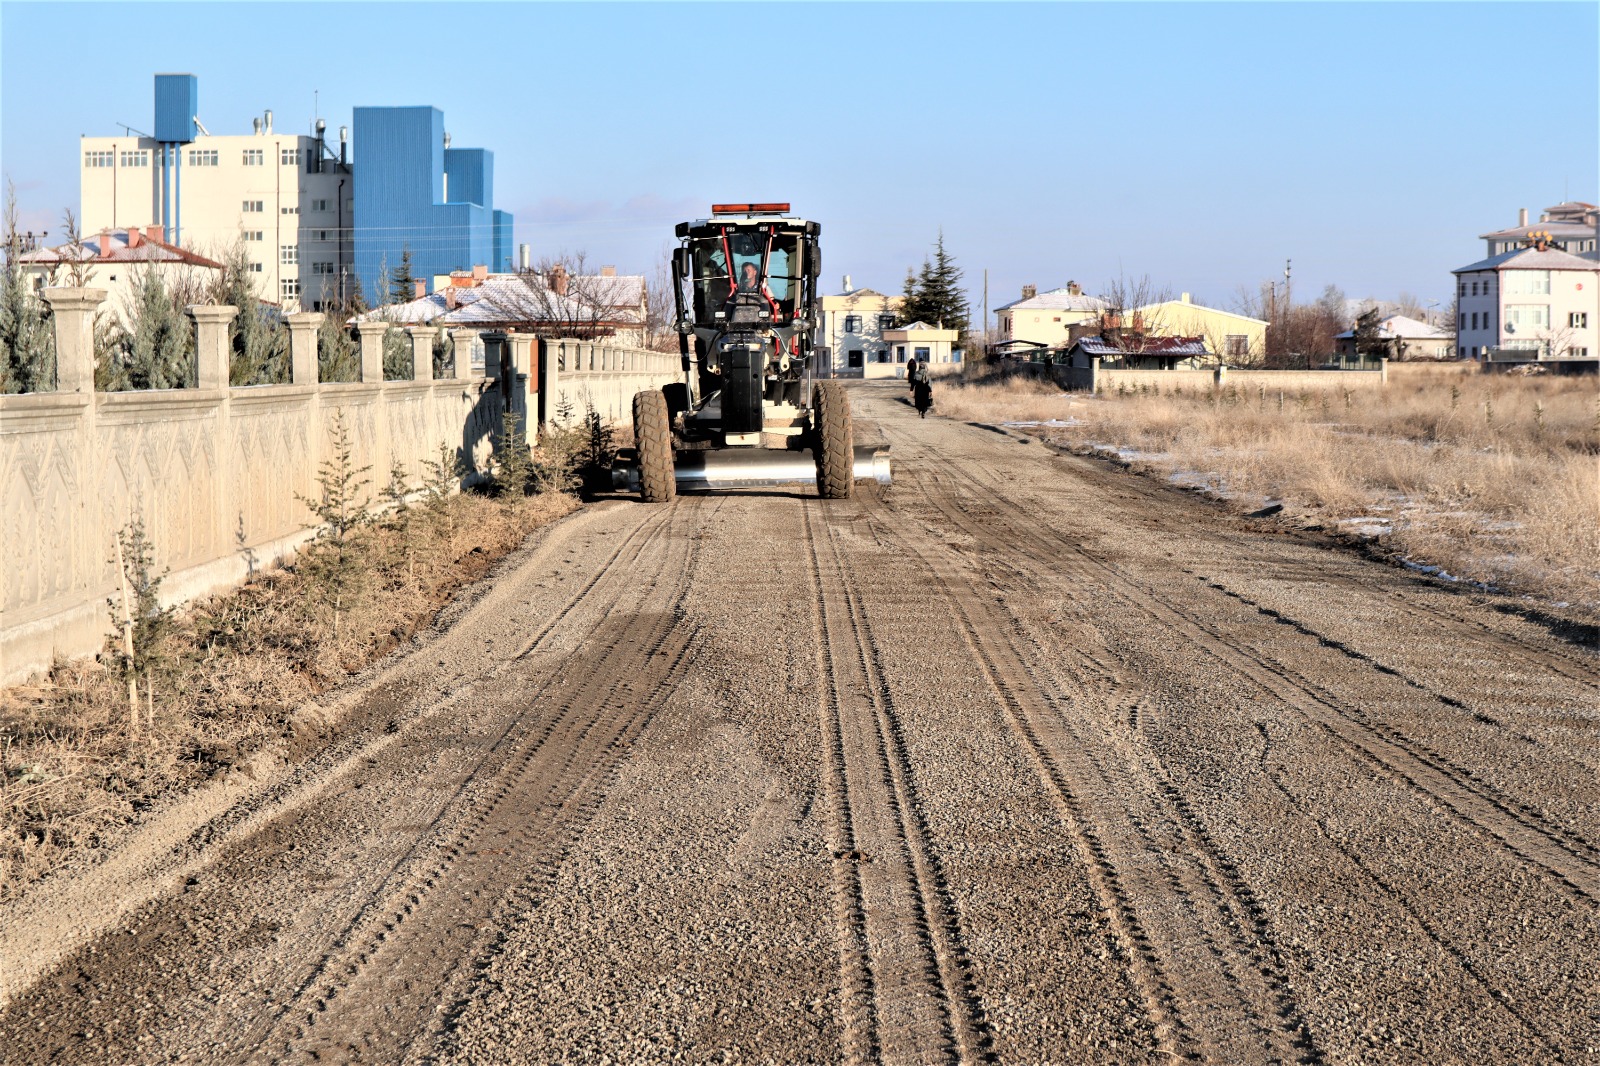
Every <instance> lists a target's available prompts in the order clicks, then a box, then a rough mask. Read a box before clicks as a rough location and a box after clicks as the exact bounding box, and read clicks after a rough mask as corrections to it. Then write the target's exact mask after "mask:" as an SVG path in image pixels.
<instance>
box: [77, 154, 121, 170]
mask: <svg viewBox="0 0 1600 1066" xmlns="http://www.w3.org/2000/svg"><path fill="white" fill-rule="evenodd" d="M115 160H116V156H115V155H114V154H113V153H111V152H85V153H83V165H84V166H86V167H89V168H91V169H99V168H101V167H109V166H114V165H115Z"/></svg>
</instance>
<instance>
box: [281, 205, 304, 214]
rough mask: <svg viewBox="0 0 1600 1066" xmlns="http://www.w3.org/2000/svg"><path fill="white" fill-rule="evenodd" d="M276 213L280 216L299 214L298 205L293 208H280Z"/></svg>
mask: <svg viewBox="0 0 1600 1066" xmlns="http://www.w3.org/2000/svg"><path fill="white" fill-rule="evenodd" d="M278 213H279V214H280V215H298V214H299V213H300V205H299V204H295V205H294V206H293V207H280V208H279V209H278Z"/></svg>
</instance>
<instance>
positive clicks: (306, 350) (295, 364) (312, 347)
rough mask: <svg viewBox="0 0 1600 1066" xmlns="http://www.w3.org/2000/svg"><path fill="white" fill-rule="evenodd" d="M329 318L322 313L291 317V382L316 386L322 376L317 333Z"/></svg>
mask: <svg viewBox="0 0 1600 1066" xmlns="http://www.w3.org/2000/svg"><path fill="white" fill-rule="evenodd" d="M327 317H328V316H327V315H325V314H323V313H322V312H321V311H301V312H299V313H297V314H293V315H290V316H289V380H290V381H292V382H294V383H295V384H296V385H315V384H316V383H317V381H318V379H319V377H320V376H321V375H320V374H319V372H318V369H317V331H318V330H319V329H321V328H322V323H323V321H324V320H325V319H327Z"/></svg>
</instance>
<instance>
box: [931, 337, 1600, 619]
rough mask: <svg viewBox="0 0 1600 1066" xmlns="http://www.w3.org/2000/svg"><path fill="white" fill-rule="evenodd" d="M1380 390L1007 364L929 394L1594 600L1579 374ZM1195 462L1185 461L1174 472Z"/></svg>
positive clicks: (1405, 548) (1521, 586)
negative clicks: (1158, 386) (1006, 374)
mask: <svg viewBox="0 0 1600 1066" xmlns="http://www.w3.org/2000/svg"><path fill="white" fill-rule="evenodd" d="M1390 371H1391V372H1390V384H1389V386H1388V387H1387V388H1386V389H1383V390H1381V391H1380V390H1362V391H1356V390H1343V389H1327V390H1322V391H1312V392H1303V393H1292V394H1287V395H1284V396H1283V397H1282V398H1281V399H1280V396H1279V395H1278V394H1277V393H1276V392H1270V391H1268V390H1265V389H1253V388H1244V389H1237V388H1232V387H1228V388H1225V389H1223V390H1222V391H1221V392H1220V393H1218V392H1215V391H1214V390H1212V389H1209V388H1207V389H1204V390H1201V391H1198V392H1197V391H1194V390H1190V391H1189V392H1188V394H1184V393H1182V392H1173V391H1165V390H1163V391H1161V392H1158V393H1148V394H1142V393H1133V394H1128V395H1124V396H1117V395H1114V394H1112V395H1102V396H1097V397H1086V396H1082V395H1079V394H1065V393H1062V392H1060V391H1059V390H1058V389H1055V388H1053V387H1050V386H1046V385H1042V384H1040V383H1037V382H1032V381H1024V380H1021V379H1017V378H1012V379H1010V380H1007V381H1004V382H1001V383H997V384H975V385H968V386H965V387H963V386H958V385H952V386H950V387H948V388H945V389H944V390H942V391H941V393H940V396H939V407H938V410H939V412H940V413H941V414H944V415H946V416H948V417H953V418H959V419H964V420H981V421H986V422H1017V421H1047V420H1051V419H1058V420H1072V421H1073V424H1071V425H1069V426H1066V427H1055V428H1040V429H1035V430H1034V432H1037V433H1040V434H1042V435H1045V436H1047V437H1050V438H1051V439H1053V440H1056V441H1059V442H1061V443H1064V444H1067V445H1070V446H1072V447H1074V448H1078V449H1082V450H1093V449H1097V448H1106V447H1110V448H1114V449H1121V450H1123V453H1124V454H1125V455H1126V454H1128V453H1130V452H1131V453H1132V455H1131V456H1130V458H1135V459H1136V461H1137V463H1138V464H1139V465H1141V466H1143V467H1146V468H1148V469H1151V470H1153V471H1155V472H1159V473H1162V474H1166V475H1169V476H1170V475H1176V476H1178V477H1179V478H1181V479H1186V480H1199V481H1201V482H1203V483H1207V484H1209V485H1210V487H1211V488H1212V489H1214V490H1215V491H1218V492H1222V493H1224V494H1226V495H1228V496H1229V497H1231V498H1234V499H1235V500H1236V501H1238V502H1239V503H1240V504H1241V505H1243V506H1248V507H1254V506H1258V505H1259V504H1260V502H1261V501H1262V500H1265V499H1281V500H1283V501H1285V504H1286V506H1288V507H1290V508H1291V509H1293V510H1297V511H1304V512H1307V513H1308V514H1309V515H1310V516H1312V517H1313V518H1315V519H1316V520H1317V521H1320V522H1321V523H1322V524H1324V525H1325V526H1329V527H1332V528H1335V529H1338V530H1341V531H1344V532H1348V533H1351V534H1352V535H1361V536H1371V537H1375V538H1376V539H1378V540H1379V541H1380V542H1381V543H1382V544H1384V545H1385V546H1387V547H1389V548H1391V549H1393V550H1394V551H1396V552H1398V553H1399V554H1400V555H1401V556H1402V557H1404V558H1406V559H1407V560H1409V561H1412V562H1415V563H1418V564H1426V565H1432V566H1438V567H1441V568H1443V569H1444V570H1445V571H1446V572H1448V573H1449V574H1451V575H1453V576H1456V577H1460V578H1465V579H1468V580H1472V581H1478V582H1482V583H1484V584H1487V585H1491V586H1494V587H1496V588H1501V589H1504V590H1506V591H1516V592H1522V593H1528V594H1532V595H1536V596H1539V597H1542V598H1546V599H1549V600H1552V601H1558V602H1564V603H1569V604H1572V605H1575V606H1577V607H1578V608H1579V609H1580V610H1582V611H1583V612H1585V613H1587V614H1590V615H1596V614H1600V574H1597V571H1596V559H1597V558H1600V552H1597V549H1600V391H1597V388H1596V381H1595V379H1594V378H1592V377H1588V378H1584V377H1551V376H1528V377H1524V376H1521V375H1516V374H1496V375H1488V374H1463V373H1461V372H1460V371H1459V370H1458V369H1457V368H1455V367H1448V366H1447V367H1437V368H1431V367H1421V366H1400V367H1391V368H1390ZM1195 474H1198V475H1201V477H1200V478H1198V479H1196V478H1193V477H1192V476H1191V475H1195Z"/></svg>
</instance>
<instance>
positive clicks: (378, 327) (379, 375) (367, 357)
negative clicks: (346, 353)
mask: <svg viewBox="0 0 1600 1066" xmlns="http://www.w3.org/2000/svg"><path fill="white" fill-rule="evenodd" d="M356 332H357V333H358V334H360V335H361V380H362V381H376V382H380V383H381V382H382V381H383V335H384V334H385V333H387V332H389V323H387V322H357V323H356Z"/></svg>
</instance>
